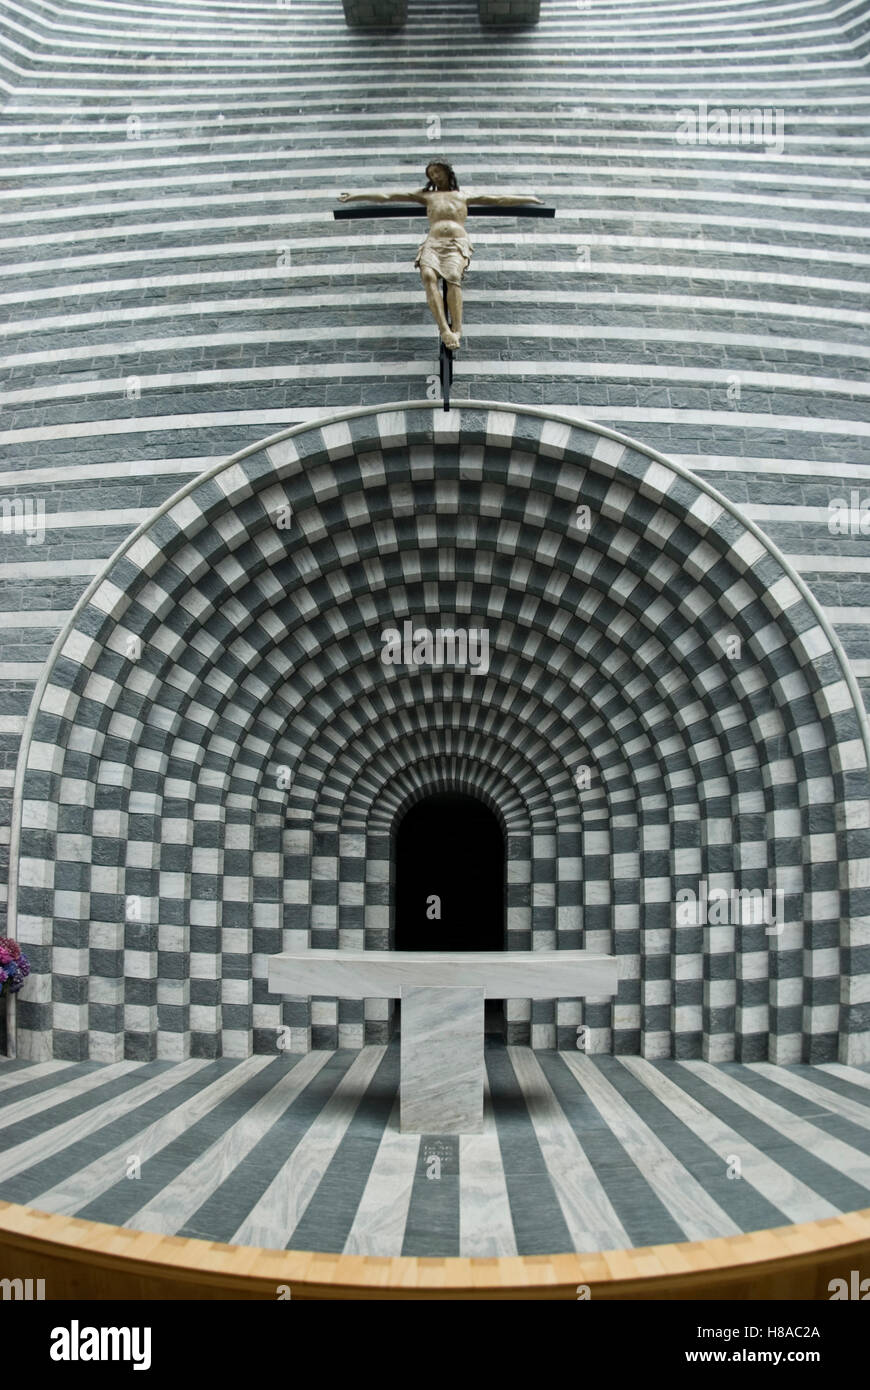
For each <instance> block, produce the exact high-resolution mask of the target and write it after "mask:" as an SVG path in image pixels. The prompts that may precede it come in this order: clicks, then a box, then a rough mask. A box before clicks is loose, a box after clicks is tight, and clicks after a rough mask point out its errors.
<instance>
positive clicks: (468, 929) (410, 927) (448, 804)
mask: <svg viewBox="0 0 870 1390" xmlns="http://www.w3.org/2000/svg"><path fill="white" fill-rule="evenodd" d="M395 855H396V859H395V864H396V878H395V885H396V894H395V904H396V913H395V936H394V942H395V949H396V950H397V951H503V950H504V945H505V905H504V883H505V844H504V836H503V834H502V830H501V826H500V825H499V823H498V820H497V819H496V817H495V816H494V815H493V813H492V811H490V810H489V808H488V807H487V806H485V805H484V804H483V802H482V801H478V800H477V798H476V797H473V796H465V795H462V794H460V793H458V792H456V793H454V792H438V793H435V794H434V795H432V796H427V797H426V798H425V799H424V800H423V801H418V802H417V803H416V805H414V806H412V807H411V809H410V810H409V811H408V812H407V813H406V815H405V816H404V817H403V819H402V821H401V822H400V824H399V827H398V830H397V831H396V838H395ZM486 1031H487V1032H488V1033H495V1034H497V1035H499V1036H502V1037H503V1036H504V1031H505V1030H504V1004H503V1001H502V1000H487V1005H486Z"/></svg>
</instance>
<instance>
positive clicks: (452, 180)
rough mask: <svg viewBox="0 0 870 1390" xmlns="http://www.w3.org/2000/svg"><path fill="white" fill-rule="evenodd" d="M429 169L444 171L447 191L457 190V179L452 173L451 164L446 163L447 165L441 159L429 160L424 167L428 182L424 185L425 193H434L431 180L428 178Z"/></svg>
mask: <svg viewBox="0 0 870 1390" xmlns="http://www.w3.org/2000/svg"><path fill="white" fill-rule="evenodd" d="M430 169H443V170H444V171H445V173H446V174H447V187H448V189H449V190H451V191H452V190H453V189H454V188H457V189H458V188H459V182H458V180H457V178H456V175H455V174H454V172H453V165H452V164H448V163H447V162H446V161H445V160H443V159H432V160H430V161H429V163H428V164H427V165H426V178H427V179H428V180H429V182H428V183H427V184H426V191H427V193H431V192H434V191H435V185H434V183H433V182H432V180H431V179H430V178H429V170H430Z"/></svg>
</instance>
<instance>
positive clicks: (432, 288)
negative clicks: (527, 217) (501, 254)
mask: <svg viewBox="0 0 870 1390" xmlns="http://www.w3.org/2000/svg"><path fill="white" fill-rule="evenodd" d="M426 178H427V179H428V183H427V184H426V187H425V188H421V189H420V190H419V191H418V192H416V193H380V192H373V193H342V194H341V195H340V196H339V202H341V203H350V202H354V201H361V202H370V203H408V202H411V203H422V204H423V206H424V207H425V209H426V214H427V216H428V218H429V235H428V236H427V237H426V240H425V241H424V242H423V244H422V246H421V247H420V249H419V251H418V252H417V259H416V260H415V261H414V265H415V266H417V267H418V268H419V271H420V275H421V277H422V280H423V286H424V288H425V290H426V300H427V302H428V305H429V308H430V309H431V310H432V317H433V318H434V320H435V322H436V323H437V325H438V332H439V333H440V334H441V341H442V342H443V343H444V345H445V347H448V348H458V347H459V340H460V338H461V336H462V290H461V289H460V285H461V284H462V279H463V276H464V275H465V272H466V270H467V269H468V266H469V264H470V262H471V257H472V255H473V254H474V247H473V246H472V245H471V242H470V241H469V239H468V233H467V232H466V230H465V219H466V217H467V216H468V205H469V203H491V204H495V205H496V206H499V207H512V206H514V205H518V204H520V203H540V201H541V200H540V198H533V197H527V196H524V195H516V194H512V193H472V194H466V193H460V191H459V184H458V183H457V181H456V175H455V174H454V172H453V170H452V168H451V167H450V165H449V164H442V163H433V164H427V166H426ZM439 278H440V279H442V280H443V281H444V283H445V285H446V286H447V305H448V308H449V310H450V320H451V324H452V327H451V326H450V325H449V324H448V322H447V316H446V314H445V313H444V300H443V296H442V294H441V289H440V286H439V284H438V280H439Z"/></svg>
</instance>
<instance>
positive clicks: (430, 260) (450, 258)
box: [414, 236, 474, 285]
mask: <svg viewBox="0 0 870 1390" xmlns="http://www.w3.org/2000/svg"><path fill="white" fill-rule="evenodd" d="M473 255H474V247H473V246H472V245H471V242H470V241H469V240H468V237H467V236H439V237H433V236H427V238H426V240H425V241H424V242H423V244H422V246H421V247H420V249H419V251H418V252H417V259H416V260H415V262H414V265H415V266H417V267H420V266H425V267H426V268H427V269H429V270H434V271H435V273H436V274H437V275H440V276H441V279H442V280H446V281H447V283H448V285H461V284H462V277H463V275H464V274H465V272H466V270H467V269H468V266H469V264H470V261H471V257H472V256H473Z"/></svg>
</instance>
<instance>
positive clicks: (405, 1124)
mask: <svg viewBox="0 0 870 1390" xmlns="http://www.w3.org/2000/svg"><path fill="white" fill-rule="evenodd" d="M483 1021H484V990H483V988H482V987H475V986H470V985H457V986H440V987H439V986H434V987H433V986H430V985H404V986H403V987H402V1025H401V1028H402V1033H401V1102H400V1106H401V1110H400V1128H401V1131H402V1133H403V1134H480V1133H481V1131H482V1129H483V1073H484V1064H483Z"/></svg>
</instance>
